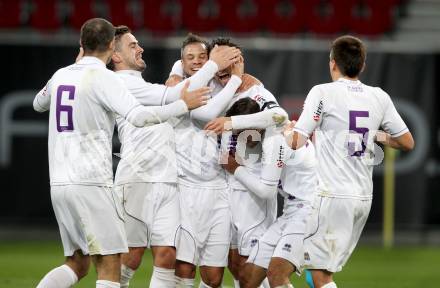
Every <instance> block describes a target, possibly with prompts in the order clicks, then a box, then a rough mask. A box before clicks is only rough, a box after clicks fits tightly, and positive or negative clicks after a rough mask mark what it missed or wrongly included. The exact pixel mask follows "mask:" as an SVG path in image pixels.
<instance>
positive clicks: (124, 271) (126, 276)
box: [121, 264, 136, 288]
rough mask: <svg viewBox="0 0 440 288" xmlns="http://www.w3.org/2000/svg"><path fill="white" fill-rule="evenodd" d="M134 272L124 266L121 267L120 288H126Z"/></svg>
mask: <svg viewBox="0 0 440 288" xmlns="http://www.w3.org/2000/svg"><path fill="white" fill-rule="evenodd" d="M134 272H136V271H135V270H133V269H131V268H130V267H128V266H125V265H124V264H122V265H121V288H128V286H129V285H130V280H131V278H133V275H134Z"/></svg>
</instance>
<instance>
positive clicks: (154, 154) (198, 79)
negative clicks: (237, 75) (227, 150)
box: [109, 26, 235, 287]
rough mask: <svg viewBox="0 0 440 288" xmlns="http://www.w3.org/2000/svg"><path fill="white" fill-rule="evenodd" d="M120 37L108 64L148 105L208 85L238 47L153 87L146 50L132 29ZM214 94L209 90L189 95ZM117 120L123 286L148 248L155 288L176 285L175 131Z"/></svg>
mask: <svg viewBox="0 0 440 288" xmlns="http://www.w3.org/2000/svg"><path fill="white" fill-rule="evenodd" d="M115 35H116V37H115V47H116V48H115V53H114V54H113V57H112V62H111V65H109V66H111V67H112V68H113V70H114V71H116V73H117V74H118V75H119V76H120V77H121V79H122V80H123V81H124V83H125V85H126V86H127V88H128V89H129V90H130V92H131V93H132V94H133V95H134V96H135V97H136V98H137V99H138V101H139V102H140V103H141V104H143V105H149V106H160V105H162V104H165V103H169V102H171V101H173V100H175V99H176V98H177V97H176V96H178V95H179V94H180V93H181V90H183V89H182V87H183V86H184V84H185V83H195V85H192V86H195V87H194V88H196V87H197V86H200V85H206V84H207V82H208V81H209V80H210V79H211V78H212V77H213V75H214V73H215V72H216V71H217V69H218V67H220V68H222V67H223V66H229V65H230V64H231V63H232V62H233V61H234V60H231V59H233V58H234V55H235V54H234V49H229V52H228V53H226V52H227V51H225V50H223V51H222V52H221V53H220V51H219V49H215V50H214V51H213V53H212V57H211V61H209V62H207V63H206V64H205V65H204V66H203V67H201V69H200V71H198V72H197V73H195V75H193V77H190V78H189V79H188V80H187V81H185V82H182V83H180V84H179V85H176V86H175V87H167V86H165V85H160V84H151V83H148V82H145V81H144V79H143V78H142V75H141V73H142V72H143V71H144V69H145V67H146V65H145V62H144V60H143V59H142V52H143V49H142V47H141V46H140V45H139V43H138V41H137V40H136V38H135V36H134V35H133V34H132V33H131V31H130V29H129V28H128V27H126V26H118V27H116V34H115ZM209 92H210V91H209V88H208V87H206V88H201V89H199V90H195V91H194V92H189V94H191V93H202V94H206V93H209ZM182 99H183V98H182ZM183 100H184V101H185V102H186V103H187V106H188V108H189V109H192V108H196V107H198V106H199V104H198V103H196V104H197V105H193V104H192V102H194V100H193V99H192V98H189V97H186V98H185V99H183ZM175 103H176V102H174V103H173V104H168V105H166V106H163V107H164V108H166V107H167V106H171V105H174V104H175ZM178 111H179V110H177V111H176V112H178ZM183 114H184V113H179V112H178V113H174V115H172V116H175V117H178V116H180V115H183ZM116 120H117V124H118V132H119V133H118V134H119V137H120V140H121V143H122V147H121V161H120V162H119V165H118V169H117V171H116V176H115V190H116V191H117V192H118V194H120V195H122V197H123V206H124V210H125V213H126V218H125V229H126V232H127V240H128V247H129V253H128V254H124V255H123V256H122V268H121V287H128V285H129V280H130V278H131V277H132V276H133V274H134V271H135V270H136V269H137V268H138V267H139V265H140V264H141V260H142V256H143V254H144V251H145V248H146V247H151V249H152V253H153V261H154V269H153V275H152V279H151V282H150V287H175V286H176V283H175V277H174V265H175V260H176V256H175V254H176V251H175V245H176V234H177V229H178V227H179V226H180V214H179V199H178V194H177V190H176V183H177V167H176V157H175V143H174V130H173V127H172V126H171V124H170V123H168V122H165V123H161V124H158V125H154V126H150V127H145V128H136V127H134V126H133V125H131V124H129V123H128V122H127V121H126V120H125V119H124V118H122V117H120V116H119V117H117V119H116Z"/></svg>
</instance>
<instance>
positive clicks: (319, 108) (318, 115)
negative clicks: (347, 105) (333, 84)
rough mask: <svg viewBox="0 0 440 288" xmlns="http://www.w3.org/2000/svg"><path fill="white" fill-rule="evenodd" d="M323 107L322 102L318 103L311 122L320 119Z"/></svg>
mask: <svg viewBox="0 0 440 288" xmlns="http://www.w3.org/2000/svg"><path fill="white" fill-rule="evenodd" d="M323 106H324V104H323V103H322V100H321V101H319V104H318V108H317V109H316V111H315V112H314V113H313V120H315V121H319V119H321V114H322V107H323Z"/></svg>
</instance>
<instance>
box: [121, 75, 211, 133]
mask: <svg viewBox="0 0 440 288" xmlns="http://www.w3.org/2000/svg"><path fill="white" fill-rule="evenodd" d="M189 85H190V82H189V80H188V81H185V85H184V87H183V89H182V91H181V99H180V100H177V101H175V102H173V103H170V104H168V105H164V106H148V107H146V106H137V107H135V108H134V109H133V110H131V111H130V112H129V114H128V115H127V116H126V119H127V121H129V122H130V123H131V124H133V125H134V126H136V127H143V126H149V125H152V124H158V123H162V122H164V121H167V120H168V119H170V118H171V117H178V116H181V115H183V114H185V113H187V112H188V110H191V109H195V108H197V107H200V106H201V105H205V104H206V102H207V101H208V98H209V96H208V94H209V93H210V88H209V87H202V88H199V89H197V90H194V91H188V90H187V89H188V86H189Z"/></svg>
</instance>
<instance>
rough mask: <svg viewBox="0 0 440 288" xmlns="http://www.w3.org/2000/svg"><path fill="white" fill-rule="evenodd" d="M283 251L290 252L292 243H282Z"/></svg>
mask: <svg viewBox="0 0 440 288" xmlns="http://www.w3.org/2000/svg"><path fill="white" fill-rule="evenodd" d="M282 249H283V250H284V251H287V252H290V251H292V245H291V244H289V243H286V244H284V246H283V248H282Z"/></svg>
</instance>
